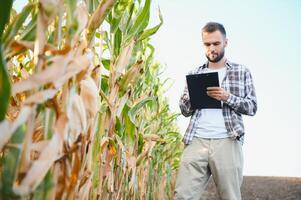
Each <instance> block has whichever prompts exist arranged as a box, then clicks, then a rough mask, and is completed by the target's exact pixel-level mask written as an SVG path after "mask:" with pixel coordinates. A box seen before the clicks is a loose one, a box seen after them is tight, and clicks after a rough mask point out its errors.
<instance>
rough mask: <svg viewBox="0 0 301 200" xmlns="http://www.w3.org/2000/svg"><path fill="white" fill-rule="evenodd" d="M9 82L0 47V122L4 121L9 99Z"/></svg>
mask: <svg viewBox="0 0 301 200" xmlns="http://www.w3.org/2000/svg"><path fill="white" fill-rule="evenodd" d="M10 90H11V86H10V81H9V76H8V72H7V68H6V63H5V61H4V58H3V55H2V47H1V46H0V102H1V103H0V122H1V121H2V120H4V119H5V113H6V110H7V107H8V103H9V97H10Z"/></svg>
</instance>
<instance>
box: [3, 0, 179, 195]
mask: <svg viewBox="0 0 301 200" xmlns="http://www.w3.org/2000/svg"><path fill="white" fill-rule="evenodd" d="M7 2H8V1H7ZM150 5H151V1H150V0H145V1H133V0H103V1H100V2H99V1H97V0H87V1H81V2H77V1H73V0H40V1H36V0H30V1H29V2H28V4H27V5H26V6H25V7H24V8H23V10H22V11H21V12H20V13H16V12H15V11H14V10H12V12H11V14H10V19H9V20H8V16H9V11H10V8H11V4H7V6H6V8H5V9H6V11H7V12H1V19H5V16H7V17H6V19H7V20H2V21H3V22H2V21H1V24H0V25H1V26H0V28H1V27H3V28H1V29H0V33H1V35H0V36H1V37H0V38H1V41H2V42H1V44H2V46H3V48H2V49H3V51H2V50H1V51H0V52H1V55H3V59H2V62H1V79H0V81H1V91H0V92H1V102H3V103H1V109H0V114H1V115H3V117H2V119H0V120H1V121H0V131H1V135H0V162H1V165H0V189H1V191H0V192H1V198H0V199H172V193H173V187H174V180H175V170H176V169H177V167H178V165H179V156H180V154H181V151H182V144H181V141H180V140H181V137H180V135H179V133H178V129H177V127H176V125H175V120H176V118H177V116H178V115H177V114H174V113H171V112H170V110H169V107H168V102H167V100H166V98H165V97H164V82H163V81H161V79H160V78H159V77H160V73H161V71H160V70H161V65H160V64H159V63H158V62H156V61H155V60H154V57H153V54H154V51H155V49H154V47H153V46H152V45H151V44H150V42H149V37H150V36H152V35H153V34H155V33H156V32H157V30H158V29H159V28H160V26H161V25H162V23H163V19H162V16H161V13H159V19H160V23H159V24H158V25H157V26H155V27H152V28H148V23H149V16H150ZM1 8H2V7H1ZM2 13H3V14H2ZM2 15H3V16H2ZM5 24H6V25H5ZM4 27H5V28H4ZM2 29H3V30H4V32H3V30H2ZM2 32H3V34H2ZM2 77H4V78H2ZM2 85H3V87H2ZM10 88H11V89H10ZM2 94H3V96H2ZM2 97H3V98H2ZM1 115H0V116H1Z"/></svg>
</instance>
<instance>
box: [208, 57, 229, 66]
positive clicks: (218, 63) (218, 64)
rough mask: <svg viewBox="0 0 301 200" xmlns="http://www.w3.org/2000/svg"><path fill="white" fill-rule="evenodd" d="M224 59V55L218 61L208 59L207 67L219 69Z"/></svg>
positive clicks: (223, 63)
mask: <svg viewBox="0 0 301 200" xmlns="http://www.w3.org/2000/svg"><path fill="white" fill-rule="evenodd" d="M226 60H227V59H226V58H225V57H224V58H223V59H221V60H220V61H218V62H216V63H213V62H210V61H209V63H208V68H209V69H221V68H223V67H225V64H226Z"/></svg>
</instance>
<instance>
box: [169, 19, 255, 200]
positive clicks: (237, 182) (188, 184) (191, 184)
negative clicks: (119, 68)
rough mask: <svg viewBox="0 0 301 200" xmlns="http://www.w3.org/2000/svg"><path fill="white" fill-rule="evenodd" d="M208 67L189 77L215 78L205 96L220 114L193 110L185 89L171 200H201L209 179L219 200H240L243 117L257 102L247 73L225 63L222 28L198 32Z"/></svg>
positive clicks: (213, 25) (212, 25) (208, 26)
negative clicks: (182, 129)
mask: <svg viewBox="0 0 301 200" xmlns="http://www.w3.org/2000/svg"><path fill="white" fill-rule="evenodd" d="M202 39H203V45H204V49H205V53H206V57H207V60H208V61H207V63H205V64H204V65H202V66H201V67H198V68H196V69H195V70H193V71H191V72H190V73H189V74H199V73H207V72H218V75H219V83H220V87H208V88H207V95H208V96H210V97H212V98H214V99H217V100H218V101H221V103H222V108H221V109H196V110H192V109H191V105H190V100H189V93H188V89H187V86H186V87H185V89H184V92H183V95H182V96H181V98H180V109H181V112H182V114H183V115H184V116H186V117H188V116H191V119H190V123H189V126H188V128H187V131H186V133H185V135H184V138H183V142H184V144H185V149H184V152H183V155H182V160H181V165H180V168H179V172H178V177H177V182H176V188H175V199H177V200H179V199H187V200H188V199H189V200H190V199H198V200H199V199H200V198H201V197H202V193H203V192H204V190H205V188H206V186H207V183H208V180H209V178H210V176H211V175H212V177H213V180H214V182H215V184H216V186H217V190H218V193H219V196H220V198H221V199H228V200H238V199H241V192H240V187H241V184H242V179H243V175H242V168H243V153H242V143H243V138H244V126H243V121H242V114H245V115H251V116H253V115H255V113H256V111H257V101H256V95H255V90H254V85H253V80H252V76H251V73H250V71H249V70H248V69H247V68H246V67H245V66H243V65H240V64H235V63H232V62H230V61H228V60H227V59H226V58H225V55H224V54H225V48H226V47H227V44H228V40H227V37H226V31H225V29H224V27H223V25H222V24H219V23H215V22H209V23H207V24H206V25H205V26H204V27H203V29H202Z"/></svg>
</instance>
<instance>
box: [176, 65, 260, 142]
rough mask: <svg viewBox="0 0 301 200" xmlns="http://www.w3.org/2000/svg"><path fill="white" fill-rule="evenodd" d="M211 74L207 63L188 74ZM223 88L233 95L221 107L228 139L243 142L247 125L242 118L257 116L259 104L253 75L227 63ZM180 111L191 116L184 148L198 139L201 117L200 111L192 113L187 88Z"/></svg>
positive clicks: (246, 70) (182, 97)
mask: <svg viewBox="0 0 301 200" xmlns="http://www.w3.org/2000/svg"><path fill="white" fill-rule="evenodd" d="M207 71H208V63H206V64H204V65H203V66H201V67H198V68H196V69H195V70H192V71H191V72H190V73H189V74H200V73H205V72H207ZM221 87H222V88H224V89H225V90H226V91H228V92H230V96H229V98H228V99H227V101H225V102H223V104H222V111H223V116H224V121H225V126H226V129H227V131H228V134H229V137H232V138H236V139H239V140H241V141H242V142H243V139H244V125H243V120H242V114H245V115H251V116H253V115H255V113H256V111H257V100H256V95H255V88H254V85H253V79H252V76H251V73H250V71H249V70H248V69H247V68H246V67H245V66H243V65H240V64H236V63H232V62H229V61H226V76H225V78H224V79H223V81H222V84H221ZM180 109H181V112H182V114H183V115H184V116H185V117H189V116H192V117H191V118H190V123H189V125H188V128H187V130H186V133H185V135H184V138H183V142H184V144H186V145H187V144H190V142H191V140H192V138H193V137H194V135H195V132H196V129H195V128H196V127H197V123H198V122H199V120H198V119H199V118H200V117H201V112H200V109H196V110H192V109H191V105H190V100H189V93H188V89H187V84H186V86H185V89H184V92H183V94H182V96H181V98H180Z"/></svg>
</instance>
